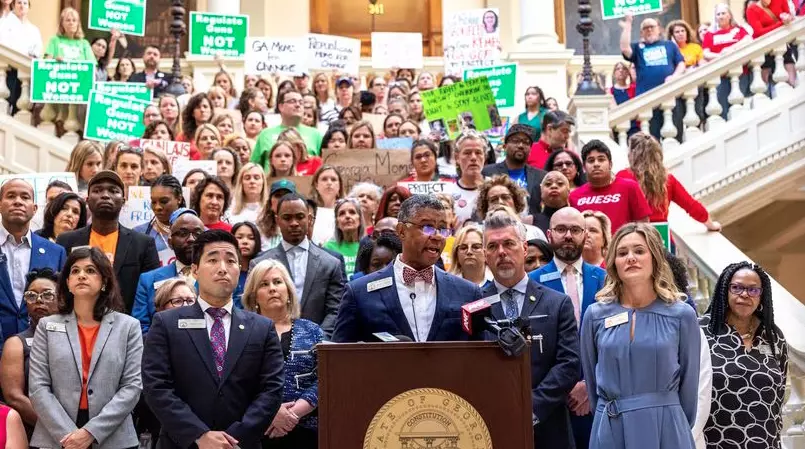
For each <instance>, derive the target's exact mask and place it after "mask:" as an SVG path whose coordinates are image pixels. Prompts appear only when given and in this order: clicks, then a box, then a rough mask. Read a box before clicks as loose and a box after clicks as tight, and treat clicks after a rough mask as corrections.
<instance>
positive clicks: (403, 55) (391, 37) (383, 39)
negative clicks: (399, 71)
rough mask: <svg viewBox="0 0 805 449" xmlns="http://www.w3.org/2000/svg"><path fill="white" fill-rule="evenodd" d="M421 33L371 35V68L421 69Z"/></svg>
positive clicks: (422, 64)
mask: <svg viewBox="0 0 805 449" xmlns="http://www.w3.org/2000/svg"><path fill="white" fill-rule="evenodd" d="M422 54H423V52H422V33H372V68H373V69H390V68H393V67H402V68H406V69H421V68H422V67H423V66H424V65H425V62H424V59H423V57H422Z"/></svg>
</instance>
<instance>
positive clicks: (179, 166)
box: [172, 159, 218, 182]
mask: <svg viewBox="0 0 805 449" xmlns="http://www.w3.org/2000/svg"><path fill="white" fill-rule="evenodd" d="M195 168H199V169H201V170H204V173H207V174H208V175H213V176H215V175H217V174H218V163H217V162H216V161H189V160H184V159H179V160H177V161H176V163H174V164H173V167H172V169H173V176H174V177H176V179H178V180H179V182H181V181H183V180H184V177H185V176H187V172H189V171H190V170H193V169H195Z"/></svg>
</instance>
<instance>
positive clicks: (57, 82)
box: [31, 59, 95, 104]
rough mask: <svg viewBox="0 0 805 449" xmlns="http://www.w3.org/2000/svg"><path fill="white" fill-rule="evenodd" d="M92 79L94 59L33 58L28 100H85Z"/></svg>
mask: <svg viewBox="0 0 805 449" xmlns="http://www.w3.org/2000/svg"><path fill="white" fill-rule="evenodd" d="M94 82H95V63H94V62H90V61H73V62H56V61H54V60H53V59H35V60H34V61H33V64H31V103H69V104H86V103H87V101H89V92H90V91H91V90H92V86H93V83H94Z"/></svg>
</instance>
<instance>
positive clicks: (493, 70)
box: [464, 64, 517, 108]
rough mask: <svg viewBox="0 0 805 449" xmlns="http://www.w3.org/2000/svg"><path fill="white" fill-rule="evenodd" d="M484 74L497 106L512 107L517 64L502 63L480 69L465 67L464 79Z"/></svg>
mask: <svg viewBox="0 0 805 449" xmlns="http://www.w3.org/2000/svg"><path fill="white" fill-rule="evenodd" d="M481 76H485V77H486V78H487V79H488V80H489V87H490V88H492V93H493V94H494V95H495V103H496V104H497V106H498V108H511V107H514V95H515V93H514V88H515V84H516V83H517V64H504V65H499V66H495V67H485V68H482V69H465V70H464V80H469V79H473V78H478V77H481Z"/></svg>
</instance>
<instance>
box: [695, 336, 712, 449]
mask: <svg viewBox="0 0 805 449" xmlns="http://www.w3.org/2000/svg"><path fill="white" fill-rule="evenodd" d="M699 336H700V337H701V342H702V343H701V345H700V346H699V351H700V352H699V395H698V400H697V402H696V420H695V421H694V422H693V428H692V429H691V431H692V432H693V440H694V441H695V442H696V449H705V446H706V444H705V440H704V427H705V426H706V425H707V420H708V419H709V418H710V405H711V404H712V402H713V361H712V360H710V344H709V343H707V337H705V336H704V332H703V331H702V329H701V328H699Z"/></svg>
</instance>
